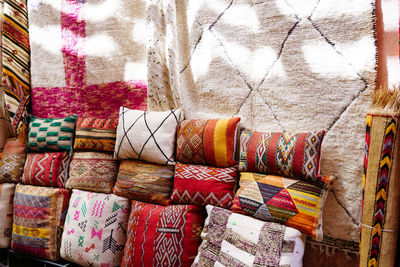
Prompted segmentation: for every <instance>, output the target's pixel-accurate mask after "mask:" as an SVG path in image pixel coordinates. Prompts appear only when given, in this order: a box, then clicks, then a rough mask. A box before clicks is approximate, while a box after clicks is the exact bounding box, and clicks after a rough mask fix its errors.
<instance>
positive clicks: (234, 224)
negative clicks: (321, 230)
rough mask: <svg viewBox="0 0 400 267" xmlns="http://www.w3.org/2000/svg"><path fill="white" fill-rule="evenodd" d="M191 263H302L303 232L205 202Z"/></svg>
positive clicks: (292, 266) (296, 265)
mask: <svg viewBox="0 0 400 267" xmlns="http://www.w3.org/2000/svg"><path fill="white" fill-rule="evenodd" d="M207 213H208V217H207V219H206V223H205V225H204V228H203V231H202V232H201V238H202V239H203V242H202V243H201V245H200V247H199V254H198V255H197V257H196V259H195V260H194V264H193V266H277V267H278V266H285V267H301V266H302V262H303V254H304V247H305V244H304V243H305V239H304V236H303V235H302V234H301V233H300V232H299V231H298V230H296V229H293V228H290V227H287V226H284V225H281V224H277V223H273V222H263V221H260V220H257V219H253V218H249V217H247V216H245V215H241V214H236V213H232V211H230V210H226V209H222V208H219V207H213V206H211V205H208V206H207Z"/></svg>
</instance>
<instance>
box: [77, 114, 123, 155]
mask: <svg viewBox="0 0 400 267" xmlns="http://www.w3.org/2000/svg"><path fill="white" fill-rule="evenodd" d="M117 125H118V119H91V118H78V121H77V122H76V131H75V143H74V149H75V150H97V151H114V147H115V137H116V131H117Z"/></svg>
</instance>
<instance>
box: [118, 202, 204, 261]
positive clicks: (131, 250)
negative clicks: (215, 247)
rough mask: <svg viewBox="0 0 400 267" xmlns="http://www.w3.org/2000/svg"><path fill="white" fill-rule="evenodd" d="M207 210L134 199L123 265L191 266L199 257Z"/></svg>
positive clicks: (192, 206)
mask: <svg viewBox="0 0 400 267" xmlns="http://www.w3.org/2000/svg"><path fill="white" fill-rule="evenodd" d="M204 218H205V214H204V209H203V208H200V207H197V206H194V205H172V206H159V205H154V204H147V203H143V202H139V201H135V200H132V210H131V214H130V217H129V224H128V236H127V241H126V244H125V250H124V257H123V258H122V263H121V266H182V267H183V266H190V265H191V264H192V262H193V260H194V258H195V256H196V255H197V249H198V247H199V245H200V242H201V239H200V233H201V230H202V226H203V221H204Z"/></svg>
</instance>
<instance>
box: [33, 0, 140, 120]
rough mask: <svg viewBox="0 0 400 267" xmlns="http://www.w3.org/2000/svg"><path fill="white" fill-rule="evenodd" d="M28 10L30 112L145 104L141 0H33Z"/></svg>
mask: <svg viewBox="0 0 400 267" xmlns="http://www.w3.org/2000/svg"><path fill="white" fill-rule="evenodd" d="M28 10H29V31H30V44H31V70H32V114H33V115H34V116H37V117H63V116H68V115H71V114H76V115H82V116H86V117H96V118H116V117H118V111H119V107H120V106H125V107H128V108H135V109H146V106H147V104H146V97H147V92H146V91H147V89H146V84H145V83H144V80H146V38H145V36H146V35H145V33H146V31H145V24H146V19H145V15H146V12H145V2H144V1H143V0H134V1H132V0H103V1H97V0H87V1H75V0H32V1H29V9H28Z"/></svg>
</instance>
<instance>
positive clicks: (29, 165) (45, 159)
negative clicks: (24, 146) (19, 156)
mask: <svg viewBox="0 0 400 267" xmlns="http://www.w3.org/2000/svg"><path fill="white" fill-rule="evenodd" d="M69 162H70V154H69V152H44V153H28V156H27V158H26V162H25V168H24V175H23V176H22V182H23V183H24V184H30V185H39V186H53V187H64V186H65V183H66V181H67V179H68V166H69Z"/></svg>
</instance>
